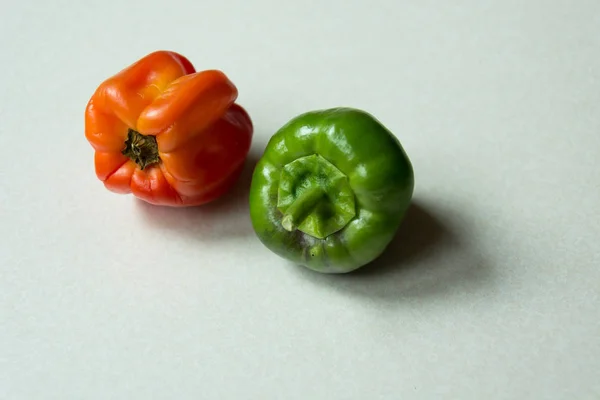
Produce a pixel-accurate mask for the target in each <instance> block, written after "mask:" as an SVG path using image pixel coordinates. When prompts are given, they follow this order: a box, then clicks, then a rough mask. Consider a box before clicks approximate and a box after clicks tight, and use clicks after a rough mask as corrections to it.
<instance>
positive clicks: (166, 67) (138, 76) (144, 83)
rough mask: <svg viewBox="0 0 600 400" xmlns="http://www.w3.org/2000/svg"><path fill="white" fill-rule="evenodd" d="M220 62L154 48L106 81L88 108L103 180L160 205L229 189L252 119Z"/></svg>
mask: <svg viewBox="0 0 600 400" xmlns="http://www.w3.org/2000/svg"><path fill="white" fill-rule="evenodd" d="M237 95H238V91H237V88H236V87H235V85H234V84H233V83H232V82H231V81H230V80H229V79H228V78H227V76H226V75H225V74H224V73H223V72H221V71H218V70H204V71H198V72H196V70H195V68H194V66H193V65H192V64H191V62H190V61H189V60H188V59H187V58H185V57H184V56H182V55H180V54H177V53H175V52H171V51H156V52H153V53H151V54H148V55H146V56H145V57H143V58H141V59H139V60H138V61H136V62H135V63H133V64H132V65H130V66H128V67H126V68H125V69H123V70H122V71H120V72H118V73H117V74H116V75H114V76H112V77H110V78H108V79H107V80H105V81H104V82H102V83H101V84H100V85H99V86H98V88H97V89H96V91H95V92H94V93H93V95H92V97H91V98H90V100H89V102H88V104H87V107H86V110H85V137H86V138H87V140H88V141H89V143H90V144H91V146H92V147H93V149H94V150H95V156H94V163H95V172H96V175H97V177H98V179H99V180H100V181H102V182H103V183H104V186H105V187H106V188H107V189H108V190H110V191H112V192H115V193H123V194H128V193H131V194H132V195H133V196H135V197H137V198H139V199H141V200H144V201H146V202H148V203H151V204H155V205H163V206H173V207H181V206H195V205H200V204H204V203H208V202H210V201H213V200H215V199H217V198H219V197H220V196H221V195H223V194H224V193H226V192H227V191H228V190H229V189H230V188H231V186H232V185H233V184H234V183H235V181H236V180H237V179H238V177H239V175H240V173H241V170H242V168H243V164H244V162H245V160H246V158H247V155H248V152H249V150H250V145H251V140H252V134H253V126H252V121H251V119H250V117H249V115H248V113H247V112H246V111H245V110H244V109H243V108H242V107H241V106H240V105H238V104H237V103H235V100H236V99H237Z"/></svg>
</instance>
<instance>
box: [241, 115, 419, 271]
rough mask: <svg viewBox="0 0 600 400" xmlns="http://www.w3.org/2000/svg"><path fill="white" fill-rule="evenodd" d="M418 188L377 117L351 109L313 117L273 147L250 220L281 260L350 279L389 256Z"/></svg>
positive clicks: (259, 171)
mask: <svg viewBox="0 0 600 400" xmlns="http://www.w3.org/2000/svg"><path fill="white" fill-rule="evenodd" d="M413 189H414V172H413V167H412V164H411V161H410V160H409V158H408V156H407V154H406V152H405V151H404V149H403V147H402V145H401V143H400V141H399V140H398V139H397V138H396V136H394V135H393V134H392V133H391V132H390V131H389V130H388V129H387V128H386V127H385V126H383V125H382V123H381V122H379V121H378V120H377V119H376V118H375V117H374V116H372V115H371V114H369V113H367V112H365V111H363V110H358V109H354V108H346V107H344V108H332V109H325V110H316V111H310V112H306V113H304V114H301V115H299V116H297V117H295V118H293V119H291V120H290V121H289V122H288V123H286V124H285V125H284V126H283V127H281V128H280V129H279V130H278V131H277V132H276V133H275V134H274V135H273V136H272V137H271V138H270V140H269V142H268V143H267V146H266V148H265V151H264V153H263V154H262V156H261V158H260V160H259V161H258V163H257V165H256V167H255V169H254V172H253V175H252V182H251V187H250V194H249V204H250V219H251V221H252V226H253V228H254V231H255V232H256V234H257V236H258V239H259V240H260V242H262V243H263V244H264V245H265V246H266V247H267V248H268V249H270V250H271V251H272V252H274V253H275V254H277V255H278V256H280V257H282V258H285V259H287V260H289V261H291V262H293V263H295V264H300V265H303V266H305V267H307V268H309V269H311V270H314V271H317V272H322V273H348V272H351V271H354V270H356V269H358V268H361V267H363V266H365V265H367V264H369V263H370V262H372V261H373V260H375V259H376V258H378V257H379V256H380V255H381V254H382V253H383V251H384V250H385V249H386V247H387V246H388V245H389V243H390V242H391V241H392V239H393V237H394V236H395V233H396V231H397V229H398V227H399V225H400V224H401V222H402V220H403V218H404V215H405V213H406V211H407V209H408V207H409V205H410V202H411V198H412V195H413Z"/></svg>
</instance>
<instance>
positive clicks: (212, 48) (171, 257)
mask: <svg viewBox="0 0 600 400" xmlns="http://www.w3.org/2000/svg"><path fill="white" fill-rule="evenodd" d="M367 4H368V5H367ZM0 38H1V39H0V48H1V49H2V53H3V55H4V57H3V62H2V63H1V64H0V76H2V96H0V145H1V147H2V149H3V154H2V157H1V158H0V399H10V400H14V399H18V400H22V399H23V400H25V399H26V400H33V399H61V400H66V399H94V400H95V399H199V398H201V399H235V400H238V399H260V400H265V399H287V400H294V399H313V400H314V399H319V400H320V399H328V400H331V399H333V400H338V399H339V400H342V399H344V400H348V399H356V400H363V399H373V400H375V399H440V398H447V399H476V400H481V399H494V400H496V399H561V400H562V399H565V400H572V399H578V400H579V399H581V400H588V399H590V400H592V399H598V398H600V384H599V383H597V382H598V379H597V378H598V375H599V372H600V340H599V339H598V338H599V337H600V298H599V294H598V293H599V291H600V284H599V282H600V245H599V242H600V218H599V215H600V161H599V160H598V151H599V149H600V3H599V2H598V1H597V0H580V1H577V2H571V1H567V0H525V1H521V0H519V1H517V0H491V1H477V0H459V1H453V2H439V1H429V0H425V1H422V0H419V1H417V0H414V1H393V0H390V1H375V2H372V3H367V2H358V1H342V0H332V1H327V2H322V3H321V2H317V1H312V2H309V1H303V2H302V1H299V2H296V3H293V4H292V3H290V2H279V1H275V0H271V1H267V0H257V1H244V0H238V1H221V2H211V3H208V2H192V1H186V2H184V1H181V0H174V1H170V2H169V3H168V4H166V3H164V2H158V1H156V2H152V1H147V0H145V1H138V0H133V1H129V2H118V1H115V0H111V1H103V2H67V1H66V0H58V1H53V2H41V1H20V2H7V3H6V4H5V5H4V6H3V7H2V12H1V13H0ZM159 48H164V49H170V50H176V51H179V52H181V53H183V54H185V55H186V56H188V57H189V58H190V59H191V60H192V61H193V62H194V64H195V65H196V66H197V67H198V68H220V69H223V70H224V71H225V72H226V73H227V74H228V76H229V77H230V78H231V79H232V80H233V81H234V82H235V83H236V85H237V86H238V88H239V90H240V102H242V103H243V104H244V106H245V107H246V108H247V109H248V111H249V112H250V114H251V116H252V118H253V120H254V122H255V125H256V137H255V140H254V142H253V150H252V154H253V157H252V159H253V160H256V158H257V157H258V155H259V154H260V153H261V151H262V148H264V145H265V143H266V141H267V139H268V137H269V136H270V135H271V134H272V133H273V132H274V131H275V130H277V129H278V128H279V127H280V126H281V125H282V124H284V123H285V122H287V120H289V119H290V118H292V117H293V116H295V115H297V114H299V113H301V112H305V111H307V110H310V109H318V108H325V107H335V106H352V107H358V108H364V109H366V110H368V111H369V112H371V113H373V114H374V115H375V116H377V117H378V118H379V119H380V120H381V121H382V122H383V123H384V124H385V125H386V126H387V127H389V128H390V129H391V130H392V131H394V132H395V133H396V134H397V135H398V137H399V138H400V139H401V140H402V143H403V145H404V147H405V149H406V151H407V152H408V154H409V155H410V157H411V160H412V162H413V165H414V167H415V174H416V188H415V205H414V206H413V208H412V209H411V212H410V214H409V217H408V219H407V220H406V222H405V224H404V225H403V227H402V230H401V231H400V233H399V235H398V239H397V240H396V241H395V242H394V245H393V247H392V248H391V249H390V250H389V251H388V252H387V253H386V254H385V255H384V257H383V258H382V259H381V260H379V261H378V263H377V264H376V265H374V266H373V268H372V269H370V270H368V271H365V272H362V273H359V274H356V275H352V276H344V277H332V276H322V275H317V274H315V273H311V272H309V271H307V270H303V269H299V268H295V267H294V266H291V265H289V264H287V263H285V262H282V261H281V260H280V259H278V258H277V257H275V256H274V255H273V254H272V253H270V252H269V251H268V250H266V249H265V248H264V247H263V246H261V245H260V244H259V242H258V240H257V239H256V237H255V236H254V235H253V232H252V230H251V225H250V221H249V217H248V205H247V202H246V199H245V196H246V193H247V189H248V183H249V181H248V179H249V176H250V167H251V163H249V168H247V170H246V171H245V173H244V179H243V180H242V181H240V184H239V185H238V186H237V187H236V189H235V192H233V193H231V195H230V196H228V197H227V198H226V199H224V200H223V201H221V202H219V203H218V204H213V205H210V206H208V207H204V208H201V209H194V210H166V209H158V208H153V207H150V206H146V205H143V204H140V203H139V202H136V201H133V199H132V198H131V197H120V196H117V195H114V194H111V193H109V192H107V191H105V190H104V189H103V188H102V187H101V185H100V184H99V182H98V181H97V180H96V179H95V177H94V174H93V162H92V150H91V148H90V147H89V145H88V143H87V142H86V141H85V139H84V136H83V111H84V108H85V104H86V102H87V100H88V98H89V96H90V95H91V94H92V92H93V90H94V89H95V88H96V86H97V85H98V84H99V83H100V81H101V80H103V79H104V78H106V77H107V76H109V75H111V74H112V73H114V72H116V71H118V70H119V69H121V68H122V67H123V66H125V65H127V64H129V63H130V62H132V61H134V60H135V59H137V58H138V57H140V56H142V55H145V54H146V53H148V52H150V51H153V50H156V49H159Z"/></svg>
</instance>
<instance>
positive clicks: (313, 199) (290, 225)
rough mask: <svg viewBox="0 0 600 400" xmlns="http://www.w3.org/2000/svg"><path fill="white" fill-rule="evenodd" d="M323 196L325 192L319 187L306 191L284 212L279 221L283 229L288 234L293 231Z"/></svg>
mask: <svg viewBox="0 0 600 400" xmlns="http://www.w3.org/2000/svg"><path fill="white" fill-rule="evenodd" d="M324 196H325V191H324V190H323V189H322V188H321V187H319V186H315V187H311V188H309V189H306V190H305V191H304V192H303V193H302V194H301V195H300V196H298V198H296V200H294V202H293V203H292V204H291V205H290V206H289V207H288V209H287V210H286V211H285V214H284V215H283V219H282V220H281V225H282V226H283V228H284V229H285V230H286V231H288V232H292V231H293V230H295V229H296V228H297V227H298V226H299V225H300V224H301V223H302V222H303V221H304V220H305V219H306V217H308V215H309V214H310V213H311V212H312V211H313V209H314V208H315V207H316V206H317V204H319V202H320V201H321V199H322V198H323V197H324Z"/></svg>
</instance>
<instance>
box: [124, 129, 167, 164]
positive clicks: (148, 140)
mask: <svg viewBox="0 0 600 400" xmlns="http://www.w3.org/2000/svg"><path fill="white" fill-rule="evenodd" d="M122 153H123V155H125V156H127V157H129V158H130V159H132V160H133V161H134V162H135V163H136V164H137V165H138V166H139V167H140V168H141V169H144V168H146V167H147V166H149V165H152V164H156V163H158V162H160V157H159V155H158V144H157V142H156V137H154V136H150V135H148V136H146V135H142V134H141V133H139V132H137V131H134V130H133V129H129V132H127V140H126V141H125V148H124V149H123V151H122Z"/></svg>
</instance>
